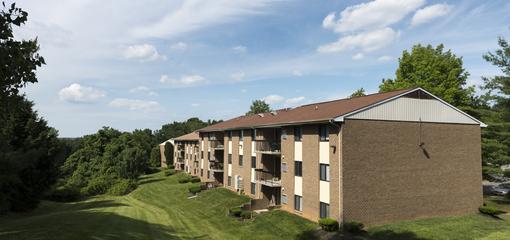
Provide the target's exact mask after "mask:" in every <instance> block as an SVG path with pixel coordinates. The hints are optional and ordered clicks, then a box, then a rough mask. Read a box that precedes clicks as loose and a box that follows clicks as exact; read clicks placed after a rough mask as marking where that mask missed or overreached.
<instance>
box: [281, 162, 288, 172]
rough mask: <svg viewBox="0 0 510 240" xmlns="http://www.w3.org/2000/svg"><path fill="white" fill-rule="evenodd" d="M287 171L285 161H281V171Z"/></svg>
mask: <svg viewBox="0 0 510 240" xmlns="http://www.w3.org/2000/svg"><path fill="white" fill-rule="evenodd" d="M287 171H288V167H287V163H286V162H282V172H287Z"/></svg>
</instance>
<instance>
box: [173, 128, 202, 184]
mask: <svg viewBox="0 0 510 240" xmlns="http://www.w3.org/2000/svg"><path fill="white" fill-rule="evenodd" d="M173 140H174V166H175V169H177V170H181V171H184V172H187V173H189V174H192V175H197V173H199V171H200V170H199V169H200V168H199V165H198V161H199V159H200V153H199V151H198V144H199V138H198V133H197V132H192V133H189V134H186V135H183V136H180V137H177V138H175V139H173Z"/></svg>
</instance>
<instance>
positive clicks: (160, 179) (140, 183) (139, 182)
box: [138, 178, 165, 185]
mask: <svg viewBox="0 0 510 240" xmlns="http://www.w3.org/2000/svg"><path fill="white" fill-rule="evenodd" d="M161 181H165V179H162V178H156V179H148V180H141V181H138V185H145V184H149V183H155V182H161Z"/></svg>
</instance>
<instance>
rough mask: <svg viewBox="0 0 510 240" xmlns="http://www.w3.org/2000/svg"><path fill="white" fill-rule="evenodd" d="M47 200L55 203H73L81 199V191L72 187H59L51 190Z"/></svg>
mask: <svg viewBox="0 0 510 240" xmlns="http://www.w3.org/2000/svg"><path fill="white" fill-rule="evenodd" d="M45 199H47V200H50V201H55V202H73V201H76V200H78V199H80V191H79V190H78V189H76V188H72V187H67V186H64V187H58V188H54V189H52V190H50V191H49V192H48V193H47V194H46V196H45Z"/></svg>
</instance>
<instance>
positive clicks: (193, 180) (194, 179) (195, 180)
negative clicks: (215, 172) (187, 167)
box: [190, 176, 200, 183]
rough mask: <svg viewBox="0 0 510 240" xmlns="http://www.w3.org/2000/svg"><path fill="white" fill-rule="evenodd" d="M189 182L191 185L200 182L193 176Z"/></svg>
mask: <svg viewBox="0 0 510 240" xmlns="http://www.w3.org/2000/svg"><path fill="white" fill-rule="evenodd" d="M190 182H192V183H198V182H200V178H199V177H197V176H193V177H191V180H190Z"/></svg>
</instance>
